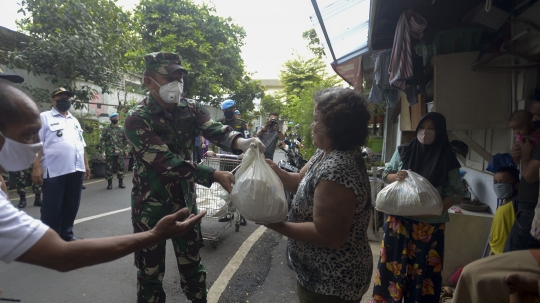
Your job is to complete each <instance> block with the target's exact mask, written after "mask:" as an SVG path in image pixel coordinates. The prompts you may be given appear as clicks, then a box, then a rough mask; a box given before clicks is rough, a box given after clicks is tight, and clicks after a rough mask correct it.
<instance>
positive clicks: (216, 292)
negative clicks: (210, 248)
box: [206, 226, 266, 303]
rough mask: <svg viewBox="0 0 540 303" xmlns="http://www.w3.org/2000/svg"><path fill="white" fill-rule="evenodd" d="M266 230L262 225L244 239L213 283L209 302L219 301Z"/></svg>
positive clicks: (209, 293)
mask: <svg viewBox="0 0 540 303" xmlns="http://www.w3.org/2000/svg"><path fill="white" fill-rule="evenodd" d="M265 230H266V227H264V226H260V227H259V228H257V229H256V230H255V231H254V232H253V233H252V234H251V235H250V236H249V237H248V238H247V239H246V240H245V241H244V243H242V246H240V248H239V249H238V251H237V252H236V254H234V256H233V257H232V259H231V261H229V263H228V264H227V266H225V269H223V271H222V272H221V274H219V277H218V278H217V280H216V282H214V284H212V287H211V288H210V290H209V291H208V296H207V297H206V300H207V301H208V303H217V302H218V300H219V297H221V294H222V293H223V291H224V290H225V288H226V287H227V284H229V281H230V280H231V278H232V276H233V275H234V273H235V272H236V270H238V268H239V267H240V265H241V264H242V261H243V260H244V258H245V257H246V255H247V253H248V252H249V250H250V249H251V247H252V246H253V244H255V242H257V240H259V238H260V237H261V236H262V234H263V233H264V231H265Z"/></svg>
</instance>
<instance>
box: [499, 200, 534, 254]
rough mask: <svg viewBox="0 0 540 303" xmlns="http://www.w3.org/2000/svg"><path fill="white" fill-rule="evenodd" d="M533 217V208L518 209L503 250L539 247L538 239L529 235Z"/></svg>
mask: <svg viewBox="0 0 540 303" xmlns="http://www.w3.org/2000/svg"><path fill="white" fill-rule="evenodd" d="M533 218H534V209H533V210H528V209H520V210H518V213H517V216H516V221H515V222H514V225H512V229H511V230H510V235H508V240H506V245H505V247H504V252H509V251H516V250H526V249H535V248H540V241H538V240H536V239H535V238H534V237H533V236H532V235H531V224H532V221H533Z"/></svg>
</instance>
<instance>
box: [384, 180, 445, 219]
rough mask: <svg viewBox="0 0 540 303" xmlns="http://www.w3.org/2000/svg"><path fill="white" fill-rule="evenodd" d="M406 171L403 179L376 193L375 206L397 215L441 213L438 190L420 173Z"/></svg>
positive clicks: (441, 204) (441, 207)
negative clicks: (406, 174)
mask: <svg viewBox="0 0 540 303" xmlns="http://www.w3.org/2000/svg"><path fill="white" fill-rule="evenodd" d="M407 173H408V176H407V177H406V178H405V179H404V180H401V181H396V182H394V183H392V184H390V185H388V186H386V187H385V188H383V189H382V190H381V191H380V192H379V193H378V194H377V200H376V201H375V208H376V209H377V210H378V211H381V212H383V213H386V214H389V215H398V216H423V215H435V216H439V215H441V214H442V211H443V202H442V199H441V195H440V194H439V191H438V190H437V189H436V188H435V187H433V185H431V183H430V182H429V181H428V180H427V179H426V178H424V177H422V176H421V175H419V174H417V173H415V172H412V171H407Z"/></svg>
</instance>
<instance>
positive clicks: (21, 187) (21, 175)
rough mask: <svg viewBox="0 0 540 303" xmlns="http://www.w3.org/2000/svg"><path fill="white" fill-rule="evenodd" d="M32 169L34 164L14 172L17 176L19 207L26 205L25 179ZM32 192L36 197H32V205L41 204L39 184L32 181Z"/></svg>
mask: <svg viewBox="0 0 540 303" xmlns="http://www.w3.org/2000/svg"><path fill="white" fill-rule="evenodd" d="M33 171H34V166H33V165H32V166H30V167H29V168H28V169H25V170H21V171H18V172H16V173H15V175H16V176H17V193H18V194H19V197H20V200H19V205H17V206H18V207H19V208H25V207H26V180H28V176H29V175H30V176H32V172H33ZM32 192H33V193H34V195H36V197H35V198H34V206H41V185H39V184H35V183H32Z"/></svg>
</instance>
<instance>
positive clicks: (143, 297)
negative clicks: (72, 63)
mask: <svg viewBox="0 0 540 303" xmlns="http://www.w3.org/2000/svg"><path fill="white" fill-rule="evenodd" d="M149 204H150V203H149ZM152 204H153V205H148V204H147V205H144V207H143V208H142V209H141V210H140V211H137V210H135V211H134V213H138V214H140V215H137V216H133V217H132V223H133V231H134V232H135V233H138V232H143V231H147V230H150V229H152V228H154V226H155V225H156V224H157V222H158V221H159V219H161V218H163V217H164V216H166V215H169V214H172V213H174V212H176V211H177V210H179V209H181V208H182V207H180V206H179V205H174V204H173V205H170V206H165V205H163V204H161V203H152ZM132 207H133V205H132ZM171 240H172V244H173V247H174V254H175V256H176V262H177V266H178V270H179V272H180V285H181V287H182V290H183V292H184V294H186V297H187V298H188V300H191V301H196V300H201V299H206V295H207V293H208V290H207V289H206V270H205V268H204V266H203V265H202V263H201V256H200V255H199V249H200V248H201V247H202V234H201V230H200V225H197V227H196V228H195V229H194V230H192V231H191V232H189V233H187V234H186V235H184V236H183V237H179V238H174V239H171ZM165 244H166V243H165V241H164V242H161V243H159V244H157V245H155V246H152V247H148V248H145V249H142V250H139V251H137V252H135V267H137V269H138V270H137V302H139V303H141V302H153V303H161V302H165V299H166V295H165V292H164V291H163V286H162V283H163V275H164V274H165Z"/></svg>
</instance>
